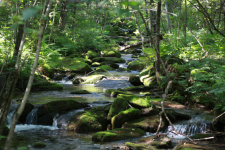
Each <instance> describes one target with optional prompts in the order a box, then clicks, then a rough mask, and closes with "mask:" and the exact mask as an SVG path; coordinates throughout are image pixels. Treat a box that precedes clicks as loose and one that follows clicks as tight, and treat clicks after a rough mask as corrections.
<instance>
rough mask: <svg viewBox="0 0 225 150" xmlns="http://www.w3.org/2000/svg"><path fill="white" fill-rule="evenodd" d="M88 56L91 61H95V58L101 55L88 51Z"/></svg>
mask: <svg viewBox="0 0 225 150" xmlns="http://www.w3.org/2000/svg"><path fill="white" fill-rule="evenodd" d="M87 56H88V58H89V59H93V58H95V57H99V56H100V53H98V52H95V51H88V52H87Z"/></svg>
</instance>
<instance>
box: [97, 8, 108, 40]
mask: <svg viewBox="0 0 225 150" xmlns="http://www.w3.org/2000/svg"><path fill="white" fill-rule="evenodd" d="M106 11H107V5H106V6H105V8H104V13H103V16H102V27H101V32H100V34H99V36H101V35H102V32H103V28H104V26H105V20H106Z"/></svg>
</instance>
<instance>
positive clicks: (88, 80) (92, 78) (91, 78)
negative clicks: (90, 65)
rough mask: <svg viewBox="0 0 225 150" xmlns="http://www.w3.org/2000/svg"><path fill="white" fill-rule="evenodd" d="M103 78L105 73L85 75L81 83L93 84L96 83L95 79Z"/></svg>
mask: <svg viewBox="0 0 225 150" xmlns="http://www.w3.org/2000/svg"><path fill="white" fill-rule="evenodd" d="M104 78H106V76H105V75H91V76H88V77H86V79H85V81H84V82H83V84H95V83H97V81H99V80H102V79H104Z"/></svg>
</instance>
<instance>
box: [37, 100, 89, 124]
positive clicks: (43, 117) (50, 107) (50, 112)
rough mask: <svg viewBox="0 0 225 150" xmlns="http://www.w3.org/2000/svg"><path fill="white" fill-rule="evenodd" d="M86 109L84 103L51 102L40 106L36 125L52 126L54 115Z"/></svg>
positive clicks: (69, 101)
mask: <svg viewBox="0 0 225 150" xmlns="http://www.w3.org/2000/svg"><path fill="white" fill-rule="evenodd" d="M84 107H88V105H87V104H86V103H80V102H76V101H74V100H59V101H52V102H48V103H46V104H43V105H41V106H40V107H39V108H38V111H37V116H38V117H37V118H38V119H37V124H42V125H52V123H53V117H54V116H55V114H57V113H58V114H62V113H65V112H68V111H71V110H75V109H80V108H84Z"/></svg>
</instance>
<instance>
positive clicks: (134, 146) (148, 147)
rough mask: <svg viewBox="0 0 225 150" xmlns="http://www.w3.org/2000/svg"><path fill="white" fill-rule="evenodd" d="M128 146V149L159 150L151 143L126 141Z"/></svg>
mask: <svg viewBox="0 0 225 150" xmlns="http://www.w3.org/2000/svg"><path fill="white" fill-rule="evenodd" d="M126 147H128V149H134V150H158V149H157V148H156V147H154V146H151V145H143V144H138V143H131V142H126Z"/></svg>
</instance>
